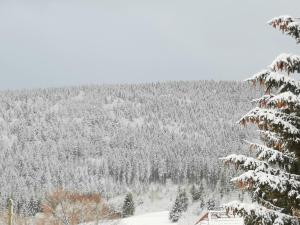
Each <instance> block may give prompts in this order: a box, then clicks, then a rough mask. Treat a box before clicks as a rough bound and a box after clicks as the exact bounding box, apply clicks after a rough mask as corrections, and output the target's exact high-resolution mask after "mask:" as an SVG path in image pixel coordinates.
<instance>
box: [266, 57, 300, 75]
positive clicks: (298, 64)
mask: <svg viewBox="0 0 300 225" xmlns="http://www.w3.org/2000/svg"><path fill="white" fill-rule="evenodd" d="M270 68H271V69H272V70H274V71H276V72H278V71H281V72H282V71H284V72H286V73H287V74H291V73H295V72H297V73H299V72H300V56H298V55H292V54H287V53H282V54H280V55H279V56H277V57H276V59H275V60H274V61H273V62H272V63H271V65H270Z"/></svg>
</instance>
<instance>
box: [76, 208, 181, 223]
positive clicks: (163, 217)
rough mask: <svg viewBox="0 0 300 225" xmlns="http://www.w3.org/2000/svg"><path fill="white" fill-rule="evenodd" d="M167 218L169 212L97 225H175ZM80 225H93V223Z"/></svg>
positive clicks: (147, 214)
mask: <svg viewBox="0 0 300 225" xmlns="http://www.w3.org/2000/svg"><path fill="white" fill-rule="evenodd" d="M168 218H169V212H168V211H162V212H154V213H146V214H143V215H138V216H132V217H129V218H125V219H121V220H115V221H107V222H100V223H98V225H171V224H173V225H176V223H171V222H170V221H169V220H168ZM81 225H95V222H92V223H87V224H81Z"/></svg>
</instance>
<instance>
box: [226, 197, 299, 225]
mask: <svg viewBox="0 0 300 225" xmlns="http://www.w3.org/2000/svg"><path fill="white" fill-rule="evenodd" d="M224 207H225V208H226V210H227V212H230V211H231V212H233V213H234V214H238V215H240V216H243V217H244V218H245V222H246V224H248V223H249V222H251V224H252V225H260V224H264V225H285V224H290V225H299V223H298V220H297V218H295V217H292V216H289V215H286V214H283V213H280V212H277V211H275V210H271V209H268V208H265V207H262V206H260V205H258V204H244V203H239V202H237V201H234V202H230V203H228V204H226V205H224Z"/></svg>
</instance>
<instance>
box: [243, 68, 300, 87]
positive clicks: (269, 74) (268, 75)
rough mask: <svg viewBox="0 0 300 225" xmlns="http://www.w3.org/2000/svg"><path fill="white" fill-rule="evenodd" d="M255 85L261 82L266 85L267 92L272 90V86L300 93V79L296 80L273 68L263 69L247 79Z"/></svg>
mask: <svg viewBox="0 0 300 225" xmlns="http://www.w3.org/2000/svg"><path fill="white" fill-rule="evenodd" d="M245 81H246V82H251V83H252V84H253V85H256V84H257V83H259V84H260V85H263V86H265V87H266V92H270V90H271V89H272V88H280V90H281V91H280V92H284V91H291V92H293V93H299V87H300V85H299V81H296V80H295V79H293V78H292V77H290V76H289V75H285V74H282V73H278V72H276V71H273V70H272V69H267V70H262V71H260V72H258V73H256V74H254V75H253V76H252V77H250V78H248V79H246V80H245Z"/></svg>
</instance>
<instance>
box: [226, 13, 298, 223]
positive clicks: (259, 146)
mask: <svg viewBox="0 0 300 225" xmlns="http://www.w3.org/2000/svg"><path fill="white" fill-rule="evenodd" d="M269 24H270V25H272V26H273V27H275V28H278V29H279V30H281V31H283V32H284V33H285V34H288V35H290V36H292V37H294V38H295V39H296V40H297V43H300V20H299V19H295V18H292V17H290V16H281V17H277V18H274V19H272V20H271V21H270V22H269ZM299 72H300V56H297V55H291V54H281V55H279V56H278V57H277V58H276V59H275V60H274V61H273V63H272V64H271V65H270V66H269V67H268V68H267V69H266V70H263V71H261V72H259V73H257V74H255V75H254V76H253V77H252V78H250V79H248V80H247V81H249V82H251V83H253V84H254V85H255V84H257V83H258V84H260V85H261V86H262V87H264V89H265V95H263V96H262V97H261V98H259V99H257V100H255V101H254V102H256V103H257V104H258V106H257V107H256V108H254V109H253V110H251V111H250V112H249V113H247V114H246V115H245V116H243V117H242V118H241V120H240V121H239V123H240V124H241V125H246V124H248V123H252V124H255V125H257V126H258V129H259V133H260V137H261V140H262V141H261V143H250V142H247V144H248V145H249V146H250V149H251V150H252V151H254V152H255V155H256V157H255V158H254V157H248V156H245V155H235V154H233V155H230V156H227V157H225V158H222V160H223V161H224V162H225V163H226V164H227V163H231V164H234V165H235V166H236V168H238V169H241V170H243V171H244V173H243V174H242V175H240V176H238V177H236V178H233V179H232V180H231V181H232V182H233V183H234V184H236V185H237V186H238V187H239V188H241V189H244V190H247V191H249V192H250V195H251V196H252V198H253V201H254V203H253V204H244V203H238V202H232V203H229V204H227V205H226V208H227V210H232V211H233V212H234V213H238V214H240V215H242V216H243V217H244V218H245V222H246V224H251V225H260V224H264V225H273V224H275V225H285V224H289V225H296V224H297V225H299V220H300V217H299V212H300V167H299V164H300V162H299V159H300V82H299V81H298V80H295V79H294V78H293V76H292V75H293V74H294V73H299ZM297 217H298V218H297Z"/></svg>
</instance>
